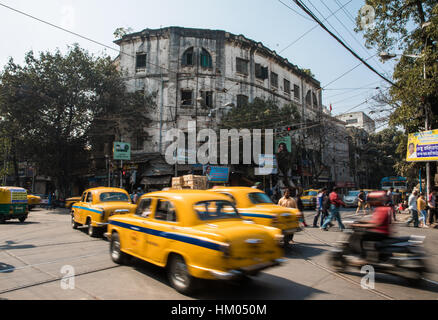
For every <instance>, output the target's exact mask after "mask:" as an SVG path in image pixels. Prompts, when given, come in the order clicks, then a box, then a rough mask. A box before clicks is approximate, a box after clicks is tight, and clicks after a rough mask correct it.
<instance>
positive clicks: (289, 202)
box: [278, 189, 297, 209]
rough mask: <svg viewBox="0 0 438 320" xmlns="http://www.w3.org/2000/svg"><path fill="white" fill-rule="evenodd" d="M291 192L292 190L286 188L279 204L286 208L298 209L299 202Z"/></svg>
mask: <svg viewBox="0 0 438 320" xmlns="http://www.w3.org/2000/svg"><path fill="white" fill-rule="evenodd" d="M290 193H291V192H290V190H289V189H286V190H285V191H284V195H283V197H282V198H281V199H280V200H279V201H278V205H279V206H281V207H285V208H293V209H297V203H296V201H295V200H294V198H292V197H291V196H290Z"/></svg>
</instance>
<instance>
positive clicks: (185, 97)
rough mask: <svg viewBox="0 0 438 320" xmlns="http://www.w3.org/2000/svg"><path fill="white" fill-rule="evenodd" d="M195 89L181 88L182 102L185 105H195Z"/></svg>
mask: <svg viewBox="0 0 438 320" xmlns="http://www.w3.org/2000/svg"><path fill="white" fill-rule="evenodd" d="M192 96H193V91H192V90H181V100H182V101H181V104H182V105H183V106H191V105H193V98H192Z"/></svg>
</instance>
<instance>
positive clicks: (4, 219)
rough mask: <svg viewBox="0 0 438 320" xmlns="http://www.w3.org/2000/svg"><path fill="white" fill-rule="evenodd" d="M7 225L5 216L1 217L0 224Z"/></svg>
mask: <svg viewBox="0 0 438 320" xmlns="http://www.w3.org/2000/svg"><path fill="white" fill-rule="evenodd" d="M5 223H6V218H5V217H3V216H0V224H5Z"/></svg>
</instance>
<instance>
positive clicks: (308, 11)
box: [294, 0, 396, 86]
mask: <svg viewBox="0 0 438 320" xmlns="http://www.w3.org/2000/svg"><path fill="white" fill-rule="evenodd" d="M294 2H295V3H296V4H297V5H298V6H299V7H300V8H301V9H302V10H303V11H304V12H305V13H307V14H308V15H309V16H310V17H312V18H313V19H314V20H315V21H316V22H317V23H318V24H319V25H320V26H321V28H323V29H324V30H325V31H327V32H328V33H329V34H330V36H332V37H333V38H334V39H335V40H336V41H338V42H339V43H340V44H341V45H342V46H343V47H344V48H345V49H347V50H348V52H350V53H351V54H352V55H353V56H354V57H355V58H357V59H358V60H359V61H361V62H362V63H363V64H364V65H365V66H366V67H367V68H368V69H370V70H371V71H372V72H374V73H375V74H377V75H378V76H379V77H380V78H382V79H383V80H385V81H387V82H388V83H390V84H391V85H393V86H396V84H394V83H393V82H392V81H391V80H389V79H388V78H386V77H385V76H383V75H382V74H380V73H379V72H378V71H377V70H376V69H374V68H373V67H372V66H371V65H369V64H368V63H367V62H366V61H365V60H364V59H362V57H360V56H359V55H358V54H357V53H356V52H354V51H353V50H352V49H350V48H349V47H348V46H347V45H346V44H345V43H344V42H343V41H342V40H340V39H339V38H338V37H337V36H336V35H335V34H333V32H331V31H330V30H329V29H327V27H326V26H325V25H324V23H322V22H321V21H320V20H319V19H318V18H317V17H316V16H315V14H314V13H313V12H312V11H311V10H310V9H309V8H308V7H307V6H306V5H305V4H304V3H303V2H302V1H301V0H294Z"/></svg>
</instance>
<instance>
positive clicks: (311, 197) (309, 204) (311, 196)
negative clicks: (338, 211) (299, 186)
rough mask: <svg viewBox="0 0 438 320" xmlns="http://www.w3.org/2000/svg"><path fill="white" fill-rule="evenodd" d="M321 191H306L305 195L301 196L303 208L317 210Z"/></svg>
mask: <svg viewBox="0 0 438 320" xmlns="http://www.w3.org/2000/svg"><path fill="white" fill-rule="evenodd" d="M318 192H319V190H317V189H309V190H304V192H303V195H302V196H301V201H302V202H303V207H304V208H306V209H315V208H316V197H317V196H318Z"/></svg>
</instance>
